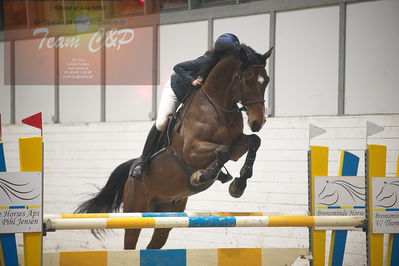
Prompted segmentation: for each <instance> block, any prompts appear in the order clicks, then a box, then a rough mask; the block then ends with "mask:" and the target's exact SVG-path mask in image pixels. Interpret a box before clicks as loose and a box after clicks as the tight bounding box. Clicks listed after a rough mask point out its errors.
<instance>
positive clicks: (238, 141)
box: [76, 44, 272, 249]
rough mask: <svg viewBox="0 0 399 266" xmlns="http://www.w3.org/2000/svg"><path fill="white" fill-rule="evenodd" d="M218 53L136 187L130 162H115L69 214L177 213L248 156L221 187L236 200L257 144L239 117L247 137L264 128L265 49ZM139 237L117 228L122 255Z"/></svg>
mask: <svg viewBox="0 0 399 266" xmlns="http://www.w3.org/2000/svg"><path fill="white" fill-rule="evenodd" d="M222 48H223V47H222ZM222 48H221V49H220V50H219V51H216V48H215V52H214V53H213V55H211V56H212V57H211V60H209V62H213V63H209V66H208V68H209V71H208V73H209V74H208V75H207V77H206V79H205V82H204V84H203V86H202V87H201V88H199V89H197V90H196V91H195V92H194V93H193V94H192V95H191V97H190V98H189V99H187V100H186V103H185V104H184V106H183V107H182V108H181V115H180V116H179V118H178V119H177V121H176V123H175V126H174V128H173V131H172V134H171V143H170V145H169V146H167V147H166V149H164V151H163V152H160V153H158V154H157V155H156V156H155V157H153V158H152V159H151V160H150V161H149V163H148V167H147V168H146V170H145V172H144V181H140V180H137V179H134V178H132V177H129V171H130V168H131V166H132V164H133V162H134V160H129V161H127V162H125V163H122V164H121V165H119V166H118V167H117V168H116V169H115V170H114V171H113V172H112V174H111V176H110V178H109V180H108V181H107V183H106V185H105V187H104V188H102V189H101V190H100V191H99V192H98V194H96V195H95V196H94V197H93V198H91V199H89V200H88V201H86V202H84V203H82V204H81V205H80V206H79V207H78V209H77V210H76V212H77V213H97V212H107V213H109V212H115V211H118V210H119V209H120V206H121V205H122V203H123V212H183V211H184V209H185V207H186V203H187V198H188V197H189V196H191V195H193V194H196V193H198V192H201V191H203V190H205V189H207V188H209V187H210V186H211V185H212V184H213V183H214V182H215V180H216V179H217V177H218V174H219V172H220V170H221V168H222V167H223V165H224V164H225V163H226V162H227V161H228V160H233V161H237V160H238V159H239V158H240V157H241V156H243V155H244V154H245V153H247V152H248V153H247V157H246V160H245V163H244V166H243V167H242V168H241V171H240V177H239V178H235V179H234V180H233V182H232V183H231V184H230V187H229V192H230V194H231V195H232V196H233V197H240V196H241V195H242V194H243V192H244V190H245V188H246V185H247V179H248V178H250V177H251V176H252V167H253V163H254V161H255V157H256V152H257V150H258V148H259V146H260V142H261V140H260V138H259V137H258V136H257V135H255V134H251V135H245V134H243V116H242V113H241V111H243V110H244V111H246V112H247V114H248V125H249V127H250V129H251V131H252V132H257V131H259V130H260V129H261V128H262V126H263V125H264V123H265V122H266V118H265V106H264V102H265V100H264V95H265V89H266V86H267V84H268V82H269V77H268V75H267V73H266V69H265V67H266V60H267V59H268V58H269V57H270V55H271V52H272V49H270V50H269V51H267V52H266V53H265V54H263V55H261V54H258V53H256V52H255V51H254V50H253V49H252V48H250V47H249V46H246V45H244V44H242V45H236V44H235V45H234V46H230V47H224V48H223V49H222ZM238 103H240V105H242V107H241V108H238V105H237V104H238ZM140 230H141V229H125V239H124V248H125V249H135V248H136V244H137V241H138V237H139V234H140ZM170 230H171V229H155V230H154V233H153V236H152V239H151V241H150V243H149V244H148V246H147V249H160V248H162V247H163V245H164V244H165V243H166V240H167V238H168V235H169V232H170ZM94 233H95V232H94ZM95 235H96V234H95Z"/></svg>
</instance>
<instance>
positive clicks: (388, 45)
mask: <svg viewBox="0 0 399 266" xmlns="http://www.w3.org/2000/svg"><path fill="white" fill-rule="evenodd" d="M346 38H347V39H346V92H345V111H346V113H347V114H368V113H399V102H398V101H399V85H398V84H399V75H398V74H399V63H398V62H399V48H398V47H399V1H396V0H384V1H372V2H365V3H359V4H351V5H348V7H347V31H346Z"/></svg>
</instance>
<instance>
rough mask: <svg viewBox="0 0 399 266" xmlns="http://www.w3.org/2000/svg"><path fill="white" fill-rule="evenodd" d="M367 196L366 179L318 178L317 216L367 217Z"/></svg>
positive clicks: (354, 177) (343, 177) (316, 191)
mask: <svg viewBox="0 0 399 266" xmlns="http://www.w3.org/2000/svg"><path fill="white" fill-rule="evenodd" d="M365 195H366V187H365V183H364V177H361V176H340V177H316V178H315V193H314V203H315V215H319V216H341V215H342V216H362V215H365Z"/></svg>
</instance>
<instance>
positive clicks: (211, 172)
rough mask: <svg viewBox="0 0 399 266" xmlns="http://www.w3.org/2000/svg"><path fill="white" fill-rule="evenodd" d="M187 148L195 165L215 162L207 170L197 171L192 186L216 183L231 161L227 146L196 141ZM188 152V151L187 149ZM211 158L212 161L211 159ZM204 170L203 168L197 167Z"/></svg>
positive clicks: (191, 180) (192, 178)
mask: <svg viewBox="0 0 399 266" xmlns="http://www.w3.org/2000/svg"><path fill="white" fill-rule="evenodd" d="M189 146H190V147H188V148H187V151H188V154H189V156H188V158H189V160H190V161H191V162H193V165H195V164H197V165H198V164H201V163H202V162H206V161H209V160H212V159H213V158H215V159H214V161H213V162H212V163H211V164H210V165H208V166H207V167H206V168H205V169H200V170H197V171H195V172H194V173H193V174H192V175H191V178H190V183H191V185H192V186H200V185H203V184H205V183H207V182H209V181H214V180H215V179H216V177H217V174H218V172H219V171H220V170H221V169H222V167H223V165H224V164H225V163H226V162H227V161H228V160H229V154H230V152H229V148H228V147H227V146H225V145H221V144H216V143H212V142H207V141H196V142H194V143H192V144H191V145H189ZM185 150H186V149H185ZM210 158H211V159H210ZM198 168H203V167H197V169H198Z"/></svg>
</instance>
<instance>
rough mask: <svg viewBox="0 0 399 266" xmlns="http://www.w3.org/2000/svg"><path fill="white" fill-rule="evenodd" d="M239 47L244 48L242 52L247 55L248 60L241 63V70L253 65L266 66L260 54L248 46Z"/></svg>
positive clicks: (264, 59)
mask: <svg viewBox="0 0 399 266" xmlns="http://www.w3.org/2000/svg"><path fill="white" fill-rule="evenodd" d="M241 47H242V48H244V51H245V53H246V54H247V58H248V59H247V60H246V61H245V62H243V65H242V67H241V68H242V69H245V68H247V67H249V66H253V65H266V58H264V57H262V55H261V54H259V53H257V52H256V51H255V50H254V49H252V48H251V47H250V46H247V45H245V44H242V45H241Z"/></svg>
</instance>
